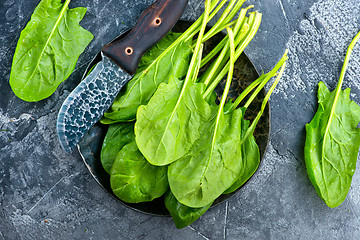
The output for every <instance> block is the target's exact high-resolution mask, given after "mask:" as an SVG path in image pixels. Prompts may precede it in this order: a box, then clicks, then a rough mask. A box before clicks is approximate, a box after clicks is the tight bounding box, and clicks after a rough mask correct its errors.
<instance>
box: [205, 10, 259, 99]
mask: <svg viewBox="0 0 360 240" xmlns="http://www.w3.org/2000/svg"><path fill="white" fill-rule="evenodd" d="M254 15H255V18H254V21H253V24H252V25H251V27H250V32H249V34H247V36H246V38H245V39H244V40H243V41H242V42H241V44H240V46H239V47H238V48H237V49H236V51H235V61H236V60H237V59H238V58H239V57H240V55H241V54H242V52H243V51H244V49H245V47H246V46H247V45H249V43H250V42H251V40H252V39H253V38H254V36H255V34H256V32H257V30H258V29H259V27H260V23H261V18H262V14H261V13H258V12H254ZM235 45H236V42H235ZM229 68H230V63H229V62H228V63H227V64H226V66H225V67H224V68H222V70H221V72H220V73H219V74H217V75H216V78H215V80H213V81H212V82H211V84H210V86H209V87H207V89H206V91H205V93H204V94H203V96H204V98H205V99H208V97H209V96H210V95H211V93H212V91H214V89H215V88H216V86H217V85H218V84H219V82H220V81H221V80H222V79H223V77H224V76H225V75H226V73H227V72H228V71H229Z"/></svg>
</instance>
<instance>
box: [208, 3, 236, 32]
mask: <svg viewBox="0 0 360 240" xmlns="http://www.w3.org/2000/svg"><path fill="white" fill-rule="evenodd" d="M236 1H237V0H230V2H229V4H228V5H227V7H226V8H225V10H224V12H223V13H222V14H221V16H220V18H219V19H218V20H217V21H216V23H215V25H214V26H213V27H212V28H211V29H210V30H209V31H208V32H207V33H206V35H205V36H204V39H209V37H208V36H210V35H214V33H215V32H216V31H217V30H218V28H219V27H220V26H221V25H224V20H225V19H226V18H227V16H228V15H229V14H230V13H231V9H232V7H233V6H234V4H235V3H236ZM230 20H231V19H230ZM228 22H229V21H228ZM225 23H227V22H225Z"/></svg>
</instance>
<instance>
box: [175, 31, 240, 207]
mask: <svg viewBox="0 0 360 240" xmlns="http://www.w3.org/2000/svg"><path fill="white" fill-rule="evenodd" d="M227 30H228V34H229V40H230V69H229V74H228V78H227V82H226V86H225V89H224V93H223V96H222V98H221V102H220V105H219V106H211V108H212V116H211V118H210V119H208V120H206V121H205V122H202V125H201V129H200V132H201V134H200V138H199V139H198V141H196V142H195V144H194V145H193V146H192V147H191V149H190V151H189V152H188V153H187V154H186V155H185V156H184V157H182V158H180V159H179V160H177V161H176V162H174V163H172V164H170V166H169V168H168V179H169V185H170V188H171V191H172V193H173V194H174V196H175V197H176V199H177V200H178V201H179V202H180V203H182V204H184V205H186V206H188V207H192V208H201V207H204V206H206V205H208V204H210V203H212V202H213V201H214V200H215V199H216V198H217V197H219V196H220V195H221V194H222V193H223V192H224V191H225V190H226V189H228V188H229V187H231V186H232V185H233V183H234V182H235V181H236V180H237V179H238V178H239V176H240V173H241V165H242V164H241V163H242V152H241V135H242V134H241V129H242V127H241V123H242V119H243V114H242V109H236V110H234V111H233V112H231V113H229V114H226V115H225V114H224V111H223V110H224V105H225V102H226V98H227V95H228V93H229V90H230V86H231V80H232V77H233V71H234V64H235V43H234V35H233V32H232V30H231V29H230V28H228V29H227ZM209 107H210V106H209Z"/></svg>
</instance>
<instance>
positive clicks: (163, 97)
mask: <svg viewBox="0 0 360 240" xmlns="http://www.w3.org/2000/svg"><path fill="white" fill-rule="evenodd" d="M210 9H211V2H210V1H209V0H206V2H205V12H204V18H203V20H202V24H201V30H200V32H199V36H198V38H197V41H196V46H195V50H194V53H193V56H192V58H191V61H190V64H189V67H188V70H187V74H186V77H185V80H184V81H179V80H178V79H177V78H176V77H174V76H171V78H170V80H169V83H168V84H164V83H163V84H161V85H160V86H159V88H158V89H157V91H156V92H155V94H154V95H153V96H152V98H151V99H150V101H149V103H148V104H147V105H146V106H141V107H139V109H138V112H137V115H136V117H137V122H136V124H135V135H136V138H135V139H136V143H137V145H138V147H139V150H140V151H141V152H142V154H143V155H144V156H145V158H146V159H147V160H148V161H149V162H150V163H151V164H153V165H157V166H163V165H167V164H169V163H172V162H174V161H176V160H177V159H178V158H180V157H182V156H183V155H184V154H186V152H187V151H188V150H189V149H190V147H191V145H192V144H193V143H194V142H195V141H196V140H197V139H198V138H199V137H200V135H199V132H198V129H199V127H200V126H201V125H202V123H203V122H204V121H205V120H206V119H207V118H208V116H209V115H210V113H211V110H210V107H209V105H208V103H207V102H206V101H205V100H204V99H203V97H202V92H203V91H204V90H205V84H201V83H200V84H199V83H195V82H194V80H196V78H197V75H198V72H199V69H200V67H199V66H200V64H201V56H202V51H203V45H202V39H203V37H204V33H205V29H206V23H207V22H208V17H209V14H210Z"/></svg>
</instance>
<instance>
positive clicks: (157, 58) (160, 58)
mask: <svg viewBox="0 0 360 240" xmlns="http://www.w3.org/2000/svg"><path fill="white" fill-rule="evenodd" d="M180 35H181V33H169V34H167V35H166V36H165V37H164V38H163V39H162V40H160V41H159V43H157V44H156V45H155V46H154V47H152V48H151V49H150V50H149V51H147V52H146V53H145V55H144V56H143V57H142V59H141V62H140V65H139V67H138V70H137V72H136V74H135V76H134V77H133V78H132V79H131V80H130V81H129V82H128V83H127V84H126V85H125V87H124V88H123V89H122V90H121V91H120V93H119V95H118V96H117V98H116V99H115V101H114V103H113V105H112V106H111V108H110V110H109V111H108V112H106V113H105V114H104V119H103V120H102V123H106V124H108V123H114V122H126V121H131V120H134V119H135V118H136V111H137V109H138V108H139V106H140V105H145V104H147V103H148V101H149V99H150V98H151V97H152V96H153V94H154V92H155V91H156V89H157V88H158V86H159V85H160V83H163V82H165V83H167V82H168V80H169V77H170V76H171V75H173V76H175V77H177V78H182V77H184V76H185V74H186V71H187V69H188V66H189V57H190V54H191V53H192V50H191V40H189V41H187V42H184V41H183V42H181V43H180V44H178V45H176V47H174V48H172V49H171V50H170V51H167V52H166V53H165V54H163V53H164V51H165V50H166V49H167V48H168V47H169V46H170V45H171V44H172V43H173V42H174V41H175V40H176V39H177V38H178V37H179V36H180Z"/></svg>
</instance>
